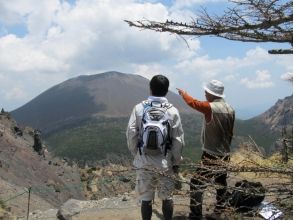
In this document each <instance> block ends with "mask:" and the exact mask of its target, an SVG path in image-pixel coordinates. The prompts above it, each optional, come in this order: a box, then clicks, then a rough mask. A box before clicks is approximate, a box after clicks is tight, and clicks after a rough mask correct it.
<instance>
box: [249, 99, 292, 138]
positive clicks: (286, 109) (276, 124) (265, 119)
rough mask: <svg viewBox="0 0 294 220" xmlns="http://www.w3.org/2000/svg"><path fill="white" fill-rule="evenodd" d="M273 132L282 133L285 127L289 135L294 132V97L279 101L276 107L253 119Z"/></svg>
mask: <svg viewBox="0 0 294 220" xmlns="http://www.w3.org/2000/svg"><path fill="white" fill-rule="evenodd" d="M252 120H256V121H258V122H260V123H262V124H264V125H266V126H268V127H269V128H270V129H271V130H273V131H278V132H280V131H282V128H283V127H285V128H286V130H287V133H289V134H292V131H293V95H291V96H287V97H285V98H284V99H279V100H278V101H277V102H276V103H275V105H274V106H272V107H271V108H270V109H269V110H267V111H266V112H264V113H263V114H261V115H259V116H257V117H255V118H253V119H252Z"/></svg>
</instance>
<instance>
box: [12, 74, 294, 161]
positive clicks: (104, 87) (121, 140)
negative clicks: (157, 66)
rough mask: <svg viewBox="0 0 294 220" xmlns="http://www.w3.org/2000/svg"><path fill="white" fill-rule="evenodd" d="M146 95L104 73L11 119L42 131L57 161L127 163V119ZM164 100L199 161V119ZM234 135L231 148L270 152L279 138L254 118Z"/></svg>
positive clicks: (124, 77) (131, 79) (142, 86)
mask: <svg viewBox="0 0 294 220" xmlns="http://www.w3.org/2000/svg"><path fill="white" fill-rule="evenodd" d="M148 95H149V81H148V80H147V79H145V78H143V77H141V76H138V75H133V74H123V73H118V72H106V73H102V74H97V75H91V76H80V77H76V78H73V79H70V80H67V81H65V82H63V83H61V84H59V85H56V86H54V87H52V88H51V89H49V90H47V91H45V92H44V93H42V94H41V95H39V96H38V97H36V98H35V99H33V100H32V101H31V102H29V103H27V104H26V105H24V106H22V107H21V108H19V109H17V110H15V111H13V112H12V114H13V115H14V116H15V117H16V118H17V119H18V120H19V121H20V122H22V123H23V124H29V125H32V126H34V127H37V128H40V129H42V131H43V137H44V138H45V140H46V141H47V143H48V145H49V147H50V149H51V150H52V151H53V152H54V153H55V154H56V155H59V156H62V157H69V158H71V159H75V160H77V161H81V162H83V163H84V162H85V161H97V160H101V159H105V158H108V157H109V155H123V156H126V157H130V153H129V151H128V149H127V146H126V137H125V130H126V126H127V123H128V119H129V115H130V113H131V111H132V108H133V106H134V105H135V104H137V103H139V102H140V101H142V100H144V99H146V97H147V96H148ZM167 98H168V100H169V101H170V102H171V103H173V104H174V105H175V106H176V107H177V108H178V109H179V111H180V115H181V118H182V123H183V128H184V132H185V142H186V146H185V148H184V151H183V153H184V155H185V156H187V157H190V158H193V159H199V157H200V154H201V143H200V133H201V127H202V115H201V114H199V113H196V111H194V110H192V109H191V108H190V107H188V106H187V105H186V104H185V103H184V101H183V100H182V99H181V97H180V96H178V95H176V94H174V93H172V92H169V93H168V96H167ZM279 103H280V102H278V104H277V105H279ZM282 109H283V108H282ZM290 114H292V110H291V113H290ZM268 117H271V115H269V116H268ZM234 130H235V131H234V135H235V137H234V142H233V146H232V148H235V147H237V146H238V144H239V143H241V142H242V141H246V140H248V136H249V135H250V136H251V137H252V138H253V139H254V140H255V141H256V143H257V144H258V145H261V146H263V147H264V148H269V147H270V145H272V143H273V142H274V141H275V140H276V138H277V137H278V135H279V133H278V131H276V130H274V129H272V130H271V126H269V125H268V124H266V123H264V122H263V121H262V120H259V119H256V118H254V119H250V120H245V121H243V120H236V124H235V129H234Z"/></svg>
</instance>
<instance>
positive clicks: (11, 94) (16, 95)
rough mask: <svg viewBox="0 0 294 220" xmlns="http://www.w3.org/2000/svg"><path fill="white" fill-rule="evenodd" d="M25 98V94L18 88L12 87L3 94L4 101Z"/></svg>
mask: <svg viewBox="0 0 294 220" xmlns="http://www.w3.org/2000/svg"><path fill="white" fill-rule="evenodd" d="M24 98H27V94H26V92H25V91H24V90H23V89H22V88H19V87H13V88H11V89H10V90H9V91H7V92H6V93H5V99H6V100H10V101H11V100H17V99H24Z"/></svg>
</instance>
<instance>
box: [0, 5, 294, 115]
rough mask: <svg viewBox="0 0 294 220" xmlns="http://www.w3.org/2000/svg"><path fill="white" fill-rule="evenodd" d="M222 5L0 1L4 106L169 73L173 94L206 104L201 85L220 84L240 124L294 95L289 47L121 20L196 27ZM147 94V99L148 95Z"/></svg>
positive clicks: (11, 107)
mask: <svg viewBox="0 0 294 220" xmlns="http://www.w3.org/2000/svg"><path fill="white" fill-rule="evenodd" d="M226 3H227V1H225V0H207V1H201V0H187V1H180V0H174V1H166V0H161V1H159V0H149V1H147V0H146V1H142V0H115V1H114V0H105V1H101V0H76V1H74V0H71V1H66V0H50V1H38V0H27V1H21V0H14V1H2V2H1V3H0V48H1V50H0V94H1V96H0V97H1V98H0V101H1V106H0V107H3V108H4V109H5V110H8V111H11V110H14V109H16V108H18V107H20V106H22V105H24V104H25V103H27V102H28V101H30V100H31V99H33V98H34V97H36V96H38V95H39V94H40V93H42V92H44V91H45V90H47V89H48V88H50V87H52V86H54V85H56V84H58V83H61V82H63V81H65V80H67V79H69V78H73V77H76V76H79V75H91V74H97V73H102V72H106V71H113V70H115V71H118V72H124V73H133V74H139V75H141V76H144V77H146V78H148V79H150V78H151V77H152V76H153V75H155V74H164V75H166V76H167V77H168V78H169V79H170V82H171V90H172V91H174V92H176V90H175V88H176V87H179V88H183V89H185V90H187V91H188V92H189V93H190V94H191V95H192V96H195V97H197V98H200V99H204V94H203V89H202V84H203V82H206V81H209V80H211V79H214V78H215V79H218V80H221V81H223V82H224V84H225V94H226V97H227V98H226V99H227V100H228V101H229V102H230V103H231V104H232V105H233V106H234V107H235V109H236V115H237V117H238V118H241V119H245V118H249V117H252V116H255V115H258V114H261V113H262V112H264V111H266V110H267V109H268V108H270V107H271V106H272V105H274V104H275V102H276V101H277V100H278V99H282V98H284V97H285V96H289V95H291V94H292V93H293V87H292V86H293V84H292V83H289V82H287V81H285V80H284V79H285V77H287V76H289V75H293V55H269V54H268V53H267V50H268V48H281V47H284V46H285V47H287V46H288V45H283V44H272V43H258V44H256V43H242V42H232V41H228V40H224V39H218V38H214V37H204V38H202V37H201V38H187V42H188V44H189V47H187V45H186V43H185V42H184V40H182V39H181V38H180V37H178V36H176V35H170V34H166V33H156V32H152V31H142V30H138V29H136V28H130V27H129V26H128V25H127V24H126V23H125V22H124V21H123V20H125V19H128V20H138V19H143V18H146V19H147V18H148V19H153V20H162V21H165V20H167V19H171V18H172V19H174V20H180V21H183V20H186V21H187V22H189V21H191V17H193V15H194V12H195V11H197V9H199V7H200V6H205V7H207V8H208V9H209V10H214V11H216V12H217V13H221V11H220V10H219V9H217V8H220V9H223V8H224V7H225V5H226ZM146 96H147V95H146Z"/></svg>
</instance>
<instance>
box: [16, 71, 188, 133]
mask: <svg viewBox="0 0 294 220" xmlns="http://www.w3.org/2000/svg"><path fill="white" fill-rule="evenodd" d="M149 93H150V92H149V81H148V80H147V79H145V78H143V77H141V76H138V75H133V74H123V73H119V72H106V73H102V74H97V75H91V76H79V77H76V78H73V79H69V80H67V81H65V82H63V83H61V84H58V85H56V86H54V87H52V88H51V89H49V90H47V91H45V92H43V93H42V94H40V95H39V96H38V97H36V98H34V99H33V100H31V101H30V102H28V103H27V104H25V105H24V106H22V107H20V108H18V109H16V110H14V111H12V112H11V114H12V115H13V117H14V118H15V119H16V120H17V121H18V122H19V123H22V124H25V125H29V126H32V127H34V128H39V129H40V130H42V131H43V132H44V133H47V132H50V131H52V130H54V129H55V128H58V127H60V126H62V125H64V124H68V123H73V122H75V121H78V120H80V119H85V118H89V117H92V116H94V115H96V116H104V117H128V116H129V115H130V113H131V111H132V108H133V106H134V105H135V104H137V103H139V102H140V101H142V100H143V99H146V98H147V96H148V95H149ZM167 98H168V99H169V101H170V102H171V103H173V104H174V105H175V106H176V107H177V108H178V109H179V111H180V112H189V111H190V110H189V109H188V108H186V106H185V104H184V102H183V101H182V100H181V98H180V97H179V96H178V95H176V94H174V93H172V92H169V94H168V96H167Z"/></svg>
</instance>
